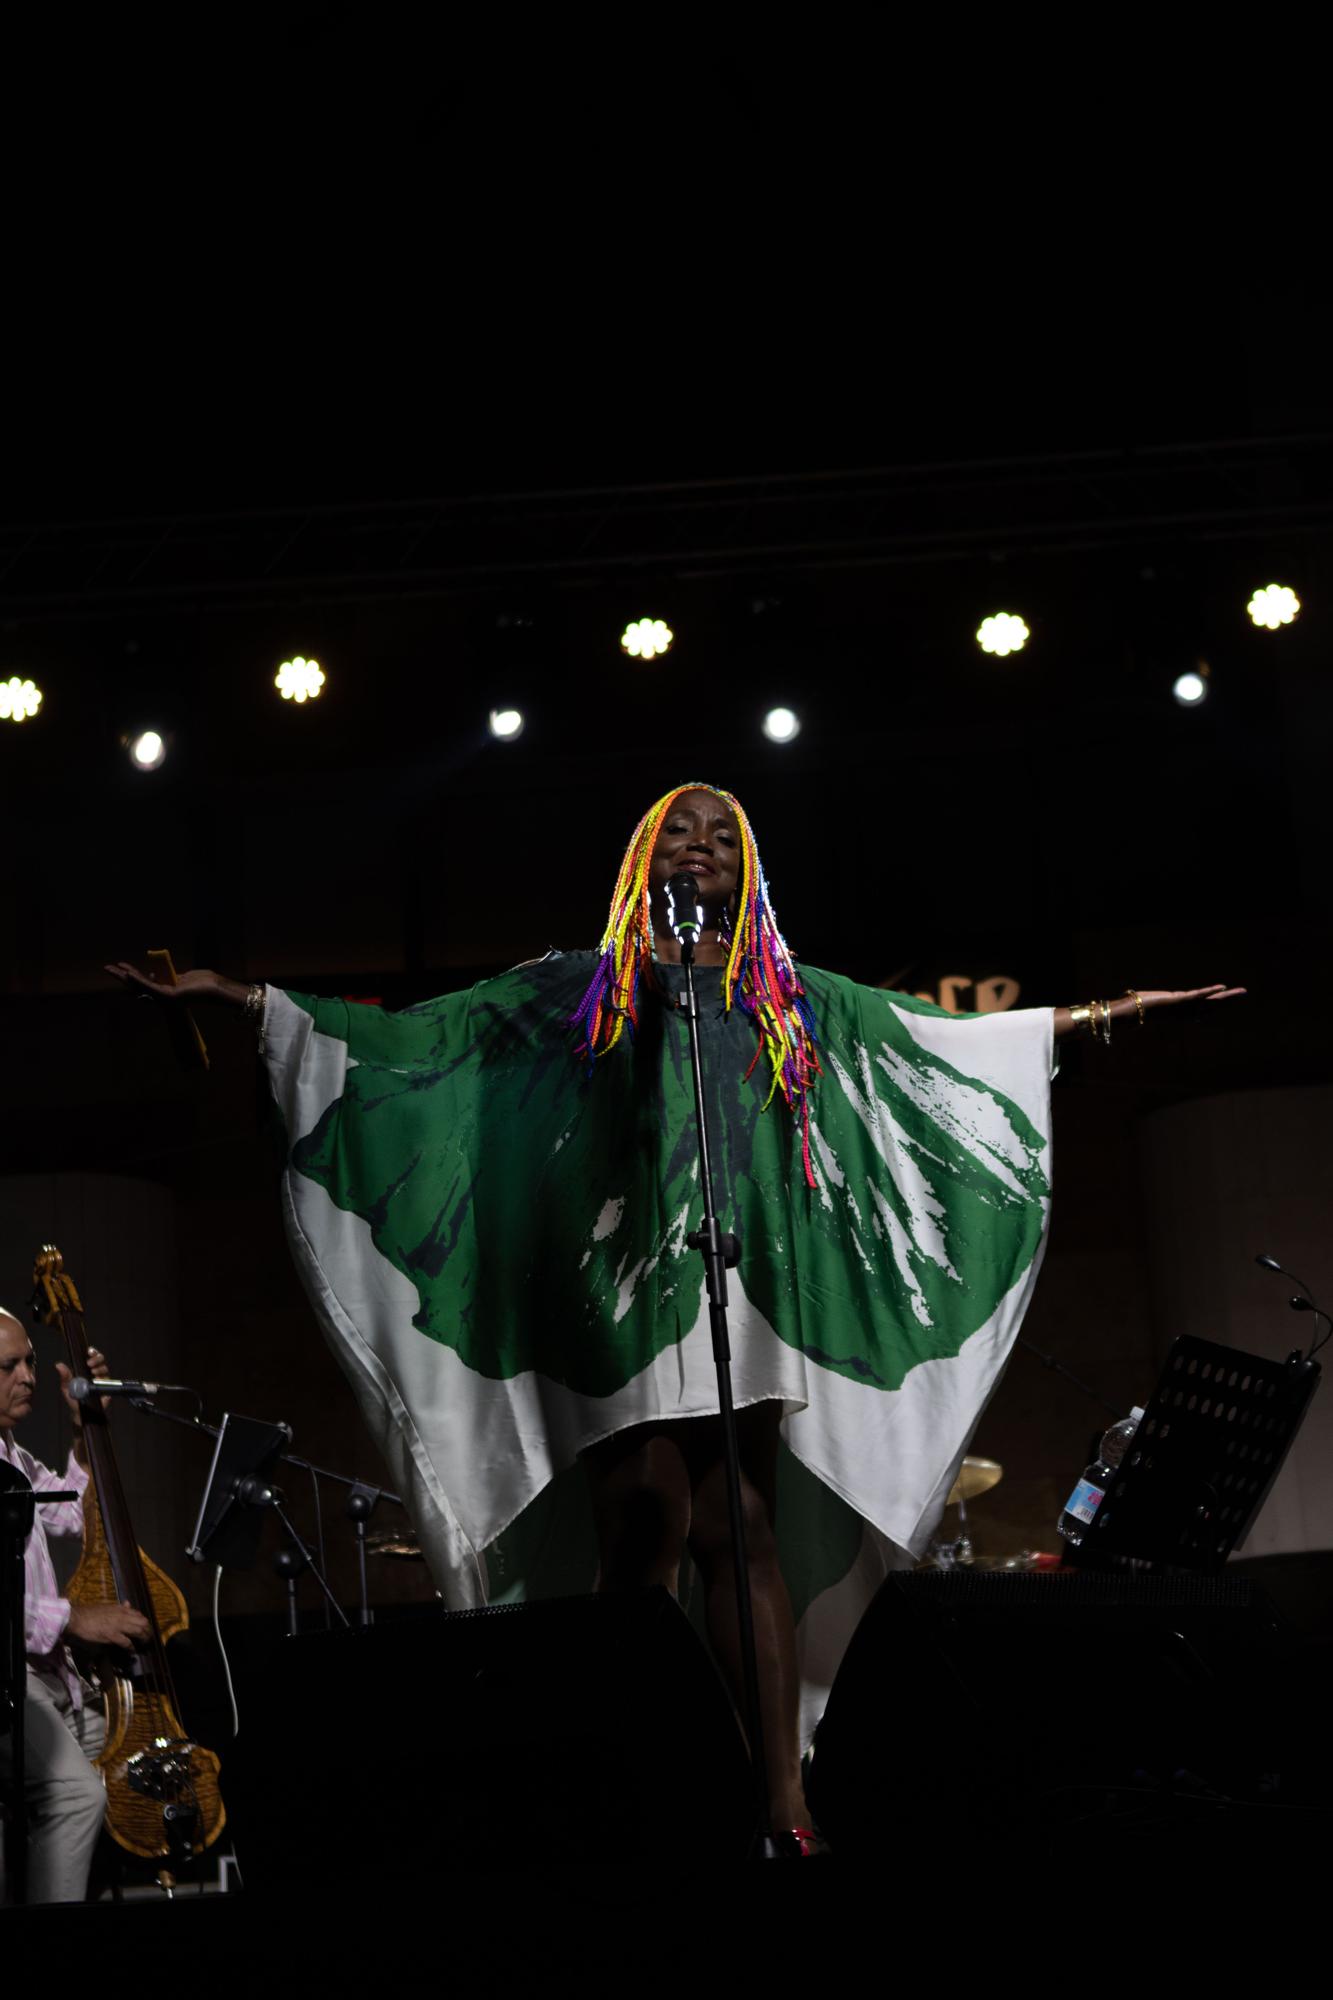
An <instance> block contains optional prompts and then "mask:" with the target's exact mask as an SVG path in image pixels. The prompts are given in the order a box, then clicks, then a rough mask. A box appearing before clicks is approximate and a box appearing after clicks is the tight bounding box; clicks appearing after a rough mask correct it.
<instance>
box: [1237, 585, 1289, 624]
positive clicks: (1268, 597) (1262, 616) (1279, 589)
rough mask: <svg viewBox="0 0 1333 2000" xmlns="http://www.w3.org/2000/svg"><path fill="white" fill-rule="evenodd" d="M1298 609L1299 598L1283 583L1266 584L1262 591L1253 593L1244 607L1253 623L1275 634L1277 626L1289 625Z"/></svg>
mask: <svg viewBox="0 0 1333 2000" xmlns="http://www.w3.org/2000/svg"><path fill="white" fill-rule="evenodd" d="M1300 608H1301V600H1300V598H1299V597H1297V595H1296V593H1295V591H1294V590H1291V589H1289V588H1288V586H1287V585H1286V584H1285V583H1266V584H1265V585H1264V587H1263V589H1262V590H1256V591H1255V593H1254V596H1253V597H1252V598H1251V599H1250V601H1249V603H1248V604H1247V605H1246V607H1245V609H1246V610H1247V611H1248V612H1249V614H1250V617H1251V619H1252V620H1253V621H1254V623H1255V624H1256V625H1261V626H1263V627H1264V629H1265V630H1266V631H1268V632H1276V631H1277V628H1278V626H1279V625H1290V624H1291V622H1292V620H1293V619H1294V618H1295V616H1296V613H1297V612H1298V611H1299V610H1300Z"/></svg>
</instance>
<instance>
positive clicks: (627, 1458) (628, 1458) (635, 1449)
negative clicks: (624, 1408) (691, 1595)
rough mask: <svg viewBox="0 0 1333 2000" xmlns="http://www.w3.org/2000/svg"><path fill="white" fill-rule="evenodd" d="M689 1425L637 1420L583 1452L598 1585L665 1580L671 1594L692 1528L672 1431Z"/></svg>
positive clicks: (621, 1586) (685, 1477)
mask: <svg viewBox="0 0 1333 2000" xmlns="http://www.w3.org/2000/svg"><path fill="white" fill-rule="evenodd" d="M688 1428H689V1426H688V1425H681V1424H672V1425H666V1426H663V1425H660V1424H639V1425H636V1426H635V1427H634V1428H633V1429H632V1430H625V1431H617V1432H616V1434H615V1436H614V1437H609V1438H605V1439H603V1441H602V1442H601V1443H600V1444H595V1445H593V1446H592V1447H591V1448H590V1449H589V1450H588V1451H585V1452H584V1453H583V1464H584V1467H585V1468H586V1470H587V1474H588V1480H589V1485H590V1487H591V1490H592V1510H593V1520H594V1522H595V1523H596V1527H597V1553H598V1574H597V1588H598V1589H599V1590H637V1589H641V1588H644V1587H646V1586H647V1585H648V1584H652V1583H664V1584H665V1585H666V1587H667V1589H668V1590H670V1591H672V1592H673V1593H674V1591H675V1589H676V1583H677V1577H678V1574H679V1570H680V1559H681V1556H682V1555H683V1553H684V1550H685V1537H686V1536H687V1534H688V1533H689V1529H690V1475H689V1473H688V1471H687V1470H686V1466H685V1460H684V1457H683V1456H682V1454H681V1449H680V1446H679V1445H678V1444H677V1443H676V1442H675V1441H674V1439H673V1437H672V1436H671V1433H672V1432H673V1431H680V1430H683V1429H688Z"/></svg>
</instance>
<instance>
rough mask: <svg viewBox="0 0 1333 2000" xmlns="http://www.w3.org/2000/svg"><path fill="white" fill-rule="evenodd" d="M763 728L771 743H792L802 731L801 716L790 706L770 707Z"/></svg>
mask: <svg viewBox="0 0 1333 2000" xmlns="http://www.w3.org/2000/svg"><path fill="white" fill-rule="evenodd" d="M763 730H764V734H765V736H766V737H767V738H768V740H769V742H770V743H790V742H791V740H792V738H793V737H794V736H799V735H800V733H801V718H800V716H799V715H797V714H795V712H794V711H793V710H792V709H790V708H770V709H769V711H768V714H767V715H766V716H765V717H764V721H763Z"/></svg>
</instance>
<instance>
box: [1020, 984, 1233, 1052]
mask: <svg viewBox="0 0 1333 2000" xmlns="http://www.w3.org/2000/svg"><path fill="white" fill-rule="evenodd" d="M1244 991H1245V988H1244V987H1243V986H1223V985H1221V984H1220V983H1219V984H1218V985H1216V986H1194V987H1191V988H1190V989H1189V990H1188V991H1187V992H1184V993H1161V992H1152V993H1148V992H1135V991H1133V990H1132V989H1131V991H1129V992H1128V993H1126V994H1125V995H1124V997H1123V998H1122V999H1120V1000H1092V1001H1089V1002H1088V1004H1087V1005H1086V1006H1084V1007H1057V1008H1056V1010H1055V1034H1056V1039H1057V1041H1058V1040H1059V1038H1060V1036H1061V1035H1072V1034H1075V1033H1077V1031H1078V1030H1079V1029H1080V1028H1082V1029H1085V1030H1086V1029H1091V1031H1092V1032H1093V1033H1094V1034H1099V1035H1103V1036H1104V1039H1105V1040H1107V1041H1109V1040H1110V1033H1109V1025H1110V1024H1114V1023H1117V1022H1121V1021H1132V1022H1134V1023H1136V1024H1138V1023H1141V1022H1142V1021H1143V1020H1144V1019H1145V1018H1146V1016H1147V1015H1148V1014H1149V1013H1150V1012H1151V1010H1152V1009H1153V1008H1155V1007H1187V1006H1194V1005H1200V1006H1201V1005H1203V1004H1204V1002H1206V1001H1213V1000H1235V999H1238V998H1239V997H1240V995H1241V994H1243V993H1244Z"/></svg>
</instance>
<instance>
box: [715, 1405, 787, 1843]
mask: <svg viewBox="0 0 1333 2000" xmlns="http://www.w3.org/2000/svg"><path fill="white" fill-rule="evenodd" d="M781 1418H782V1405H781V1404H780V1403H756V1404H753V1405H751V1407H750V1408H749V1409H746V1410H740V1411H738V1412H737V1416H736V1429H737V1436H738V1443H739V1446H740V1458H741V1505H742V1510H743V1515H744V1520H745V1541H746V1551H747V1554H748V1557H749V1569H750V1600H751V1604H752V1606H753V1609H754V1640H755V1654H756V1658H757V1662H758V1667H759V1706H760V1713H761V1715H762V1717H763V1724H764V1752H765V1756H766V1758H767V1762H768V1781H769V1797H770V1800H771V1808H772V1818H771V1822H770V1823H771V1825H772V1826H773V1827H774V1829H778V1828H782V1827H793V1826H804V1825H805V1824H806V1823H807V1822H808V1820H809V1813H808V1811H807V1809H806V1804H805V1789H804V1786H803V1784H802V1782H801V1745H800V1703H801V1677H800V1672H799V1670H798V1668H797V1664H796V1627H795V1623H794V1621H793V1618H792V1610H791V1598H790V1597H789V1596H788V1594H787V1586H786V1583H785V1582H784V1581H783V1576H782V1571H781V1570H780V1569H779V1567H778V1551H777V1542H776V1539H775V1536H774V1531H773V1529H774V1517H775V1511H776V1486H777V1447H778V1425H779V1423H780V1421H781ZM689 1429H690V1438H689V1441H688V1455H689V1463H690V1473H691V1478H692V1484H693V1505H692V1512H691V1527H690V1537H689V1546H690V1552H691V1554H692V1555H693V1557H694V1559H695V1561H696V1563H697V1564H698V1565H699V1571H700V1575H701V1576H702V1578H703V1582H704V1587H705V1590H706V1592H707V1607H708V1636H709V1638H710V1639H711V1640H712V1643H713V1650H714V1652H715V1653H716V1655H717V1657H718V1661H719V1663H720V1665H721V1667H722V1671H723V1673H724V1674H725V1675H726V1678H727V1682H728V1685H729V1686H730V1688H731V1691H732V1694H733V1697H734V1698H735V1701H736V1704H737V1707H738V1708H741V1707H742V1705H743V1701H744V1692H743V1690H744V1680H743V1675H742V1668H741V1648H740V1627H739V1621H738V1618H737V1613H736V1586H735V1580H734V1574H733V1568H732V1555H731V1526H730V1518H729V1510H728V1507H727V1484H726V1462H725V1459H724V1457H723V1448H722V1424H721V1420H720V1419H718V1418H710V1419H705V1420H703V1421H701V1422H698V1423H694V1424H691V1425H690V1427H689Z"/></svg>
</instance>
